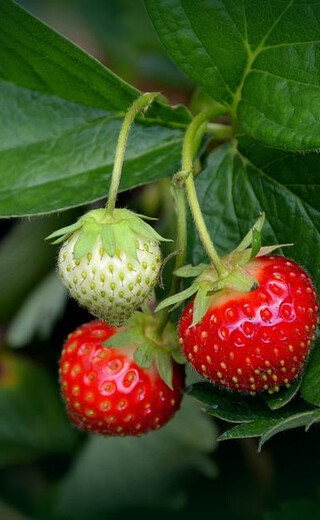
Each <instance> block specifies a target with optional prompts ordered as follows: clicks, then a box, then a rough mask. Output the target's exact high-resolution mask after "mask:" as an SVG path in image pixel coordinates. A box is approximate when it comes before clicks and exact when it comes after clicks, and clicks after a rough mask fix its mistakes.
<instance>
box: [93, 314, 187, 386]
mask: <svg viewBox="0 0 320 520" xmlns="http://www.w3.org/2000/svg"><path fill="white" fill-rule="evenodd" d="M157 324H158V317H157V316H156V315H154V314H152V313H150V314H147V313H142V312H136V313H135V314H134V315H133V316H132V317H131V318H130V320H129V321H128V323H127V325H126V326H125V327H122V328H121V329H119V331H118V332H116V334H114V335H113V336H111V337H110V338H109V339H108V340H107V341H105V342H104V343H103V345H104V346H105V347H106V348H108V347H114V348H116V347H125V346H128V345H130V346H135V347H136V349H135V352H134V356H133V358H134V361H135V362H136V363H137V365H138V366H139V367H140V368H144V369H148V368H150V367H151V366H152V365H153V363H155V364H156V367H157V370H158V372H159V375H160V377H161V379H162V380H163V381H164V382H165V383H166V385H167V386H168V387H169V388H171V390H172V388H173V387H172V377H173V362H174V361H175V362H177V363H179V364H183V363H185V358H184V356H183V354H182V351H181V349H180V345H179V342H178V337H177V332H176V327H175V326H174V325H173V323H170V322H169V323H168V324H167V326H166V328H165V329H164V331H163V332H162V333H161V335H157V334H155V331H156V330H157Z"/></svg>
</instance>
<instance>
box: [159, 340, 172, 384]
mask: <svg viewBox="0 0 320 520" xmlns="http://www.w3.org/2000/svg"><path fill="white" fill-rule="evenodd" d="M156 359H157V367H158V370H159V374H160V376H161V379H163V381H164V382H165V383H166V384H167V385H168V387H169V388H171V390H173V386H172V370H173V369H172V359H171V355H170V353H169V352H166V351H165V350H160V349H159V350H158V352H157V358H156Z"/></svg>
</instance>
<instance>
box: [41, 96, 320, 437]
mask: <svg viewBox="0 0 320 520" xmlns="http://www.w3.org/2000/svg"><path fill="white" fill-rule="evenodd" d="M153 97H154V96H150V95H149V97H148V95H146V97H145V98H144V97H142V98H141V99H140V101H139V100H137V106H136V107H133V108H134V110H133V113H134V114H136V112H137V107H140V109H141V108H143V107H145V106H147V104H148V103H149V102H150V99H153ZM139 103H140V104H139ZM127 117H129V120H130V121H131V122H132V114H131V115H130V111H129V112H128V114H127V116H126V118H127ZM130 118H131V119H130ZM204 122H205V119H204V117H203V116H202V115H201V116H200V117H199V118H198V119H197V117H196V118H195V119H194V120H193V122H192V123H191V124H190V127H189V129H188V130H187V134H186V139H185V143H187V144H188V143H190V142H192V136H193V137H195V136H196V135H197V131H198V130H199V128H202V126H203V123H204ZM197 124H198V127H197ZM201 125H202V126H201ZM123 129H124V130H123ZM123 129H122V131H121V132H123V131H124V135H122V137H121V136H120V137H121V138H119V143H120V144H121V146H122V144H123V140H124V137H126V138H127V134H128V120H127V119H125V122H124V126H123ZM186 146H187V145H185V146H184V150H185V153H186V157H187V158H188V157H189V159H190V157H191V164H189V165H188V161H187V160H183V161H182V162H183V164H184V166H185V171H182V172H181V173H180V175H179V176H178V177H179V184H180V185H179V186H175V185H174V186H175V189H176V190H178V191H179V190H181V187H182V188H183V187H184V186H183V183H184V182H185V186H186V191H187V195H188V199H189V204H190V208H191V210H192V213H193V216H194V219H195V223H196V225H197V227H198V230H199V233H200V236H201V238H202V241H203V244H204V247H205V249H206V251H207V253H208V256H209V258H210V260H211V262H210V264H208V265H205V264H201V265H198V266H188V265H183V264H184V250H185V249H186V244H185V238H186V231H185V222H184V221H183V220H182V221H181V219H183V218H184V220H185V211H184V210H183V206H181V205H180V206H179V203H178V204H177V209H178V211H177V213H178V226H177V228H178V237H177V249H180V253H179V255H178V257H177V259H178V260H177V263H176V270H175V271H174V276H173V285H172V287H171V291H170V293H171V294H170V296H169V297H168V298H167V299H166V300H164V301H162V302H161V303H160V304H159V305H158V308H157V309H156V311H155V312H152V311H151V310H150V309H148V308H147V306H145V307H146V308H145V310H144V311H143V312H142V310H141V306H142V304H143V302H145V300H146V299H147V298H148V297H150V294H151V292H152V290H153V288H154V287H155V285H156V284H157V281H158V278H159V272H160V268H161V252H160V245H159V244H160V242H161V241H163V240H165V239H163V238H162V237H161V236H160V235H159V234H158V233H157V232H156V231H155V230H154V228H153V227H152V226H150V225H149V224H147V223H146V222H145V220H146V217H142V216H141V215H137V214H135V213H133V212H131V211H129V210H127V209H116V208H115V207H114V205H115V199H116V193H117V189H118V185H119V181H120V172H121V164H122V162H123V154H124V148H123V146H122V149H121V150H120V152H119V150H118V152H119V154H120V155H117V154H116V160H115V169H114V173H113V178H112V183H111V188H110V198H109V202H108V205H107V208H106V209H96V210H92V211H89V212H88V213H87V214H85V215H84V216H83V217H81V218H80V219H79V220H78V221H77V222H75V223H74V224H72V225H71V226H68V227H66V228H63V229H61V230H58V231H56V232H55V233H53V234H52V235H51V236H50V237H49V238H51V239H54V240H55V243H60V242H62V247H61V249H60V253H59V260H58V270H59V274H60V277H61V279H62V282H63V283H64V284H65V285H66V287H67V288H68V289H69V292H70V294H71V296H73V297H74V298H75V299H76V300H77V301H78V302H79V303H80V305H82V306H85V307H86V308H87V309H88V310H89V311H90V312H91V313H92V314H93V315H94V316H96V317H97V318H98V320H97V321H93V322H91V323H88V324H86V325H83V326H81V327H79V328H78V329H77V330H76V331H75V332H73V333H72V334H70V335H69V337H68V339H67V341H66V343H65V346H64V348H63V351H62V355H61V362H60V383H61V391H62V396H63V399H64V401H65V403H66V408H67V413H68V415H69V417H70V420H71V422H72V423H73V424H74V425H75V426H76V427H78V428H80V429H82V430H84V431H87V432H93V433H101V434H103V435H141V434H142V433H145V432H148V431H150V430H156V429H158V428H160V427H161V426H163V425H164V424H166V423H167V422H168V421H169V420H170V419H171V418H172V417H173V415H174V413H175V412H176V410H177V409H178V408H179V406H180V403H181V399H182V390H183V385H184V367H183V363H184V361H185V360H186V361H187V362H188V363H189V364H190V365H191V366H192V367H193V368H194V369H195V370H196V371H197V372H198V373H199V374H201V376H203V377H204V378H207V379H208V380H209V381H211V382H212V383H214V384H215V385H218V386H220V387H221V388H224V389H228V390H231V391H235V392H242V393H246V394H251V395H255V394H256V393H257V392H265V391H267V392H269V393H270V394H271V393H274V392H278V391H279V389H280V387H282V386H287V387H289V386H290V385H291V384H292V383H293V382H294V381H295V380H296V379H297V378H299V377H300V375H301V374H302V371H303V368H304V366H305V363H306V360H307V358H308V354H309V352H310V349H311V345H312V341H313V340H314V339H315V330H316V326H317V320H318V317H317V316H318V310H319V309H318V300H317V294H316V291H315V288H314V286H313V283H312V280H311V278H310V277H309V276H308V274H307V273H306V272H305V271H304V269H303V268H302V267H301V266H300V265H298V264H296V263H295V262H294V261H292V260H290V259H288V258H285V257H283V256H277V255H274V254H273V251H274V250H275V249H277V248H278V247H282V246H268V247H261V236H260V235H261V230H262V227H263V223H264V218H265V217H264V214H261V215H260V217H259V219H258V221H257V222H256V224H255V225H254V226H253V228H252V229H251V230H250V231H249V233H248V234H247V235H246V236H245V237H244V239H243V240H242V241H241V243H240V244H239V245H238V247H236V248H235V249H234V251H232V252H231V253H229V254H228V255H227V256H225V257H224V258H222V259H220V257H219V256H218V255H217V253H216V251H215V248H214V245H213V244H212V242H211V239H210V236H209V233H208V231H207V229H206V226H205V223H204V221H203V217H202V213H201V209H200V206H199V204H198V202H197V199H196V192H195V189H194V185H193V173H192V153H191V154H190V153H189V152H188V150H187V148H186ZM186 150H187V152H186ZM118 152H117V153H118ZM119 165H120V167H119ZM119 168H120V169H119ZM188 168H189V169H188ZM177 175H178V174H177ZM175 177H176V179H177V178H178V177H177V176H175ZM181 183H182V185H181ZM180 193H181V192H180ZM176 200H177V201H179V200H180V202H181V200H182V199H181V196H180V198H179V197H178V195H177V197H176ZM179 207H180V213H179ZM179 219H180V220H179ZM179 233H180V236H179ZM183 237H184V239H183ZM286 245H287V244H286ZM181 277H182V278H188V277H193V278H194V281H193V283H192V284H191V285H189V287H187V288H186V289H185V290H184V291H182V292H180V293H179V292H178V291H179V286H180V278H181ZM177 280H178V284H177V283H176V282H177ZM191 296H193V297H194V299H193V301H191V302H190V303H189V304H187V306H186V308H185V309H184V311H183V312H182V315H181V318H180V322H179V325H178V331H177V330H176V328H175V327H174V325H173V324H172V323H170V321H169V311H170V310H171V309H172V308H173V307H175V306H176V305H177V304H180V303H181V302H183V301H184V300H186V299H188V298H190V297H191ZM164 309H166V310H164ZM168 309H169V310H168ZM158 311H162V313H160V312H158ZM178 338H179V339H178ZM183 354H184V356H183Z"/></svg>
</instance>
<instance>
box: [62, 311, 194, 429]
mask: <svg viewBox="0 0 320 520" xmlns="http://www.w3.org/2000/svg"><path fill="white" fill-rule="evenodd" d="M139 319H140V322H141V320H142V321H143V324H144V326H145V325H146V328H148V326H149V325H152V324H153V322H152V320H153V317H152V316H140V318H139ZM150 320H151V321H150ZM151 322H152V323H151ZM133 328H134V327H132V330H133ZM169 329H170V328H169ZM132 330H131V329H129V330H128V329H120V330H119V329H116V328H113V327H110V326H109V325H107V324H106V323H104V322H103V321H93V322H91V323H87V324H85V325H82V326H81V327H79V328H78V329H76V330H75V331H74V332H73V333H72V334H70V335H69V337H68V340H67V341H66V343H65V345H64V349H63V351H62V355H61V360H60V384H61V391H62V396H63V399H64V401H65V403H66V407H67V413H68V415H69V418H70V420H71V422H72V423H73V424H74V425H75V426H76V427H77V428H79V429H81V430H84V431H86V432H92V433H100V434H103V435H120V436H124V435H141V434H143V433H146V432H148V431H150V430H157V429H159V428H161V426H163V425H164V424H166V423H167V422H168V421H169V420H170V419H171V418H172V417H173V415H174V414H175V412H176V411H177V410H178V409H179V407H180V403H181V399H182V388H183V384H184V369H183V367H182V366H180V365H179V364H177V363H176V362H173V363H172V364H171V367H172V378H171V384H170V386H171V388H170V387H169V386H168V384H166V382H164V380H163V379H162V377H161V375H160V373H159V370H158V368H157V363H156V362H155V360H154V358H150V359H149V361H150V362H149V363H148V362H147V363H146V359H147V357H148V355H147V354H146V350H145V347H147V348H149V349H150V348H151V349H152V345H150V339H149V340H148V338H147V337H145V343H144V342H143V344H142V345H141V348H142V351H143V356H142V357H141V356H135V353H137V350H135V346H133V345H132V344H130V340H129V338H130V335H132ZM141 330H142V329H141ZM128 334H129V335H128ZM170 334H171V332H170V330H169V336H170ZM121 335H122V336H123V335H125V337H126V338H128V340H129V341H128V344H127V345H122V346H119V345H118V346H117V348H114V347H110V346H107V347H106V346H105V342H106V341H107V340H108V341H110V342H111V340H110V338H111V339H116V338H117V337H119V338H120V337H121ZM169 336H168V337H167V340H168V341H170V339H171V338H169ZM121 343H123V342H122V341H120V344H121ZM136 358H137V359H139V358H140V359H142V358H143V360H144V363H142V362H141V363H140V364H142V365H143V364H144V366H146V367H147V368H141V366H139V364H138V362H137V361H136ZM170 363H171V362H170Z"/></svg>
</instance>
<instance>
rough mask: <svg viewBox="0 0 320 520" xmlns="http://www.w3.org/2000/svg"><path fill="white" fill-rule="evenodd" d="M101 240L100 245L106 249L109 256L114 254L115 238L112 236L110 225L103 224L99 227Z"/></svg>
mask: <svg viewBox="0 0 320 520" xmlns="http://www.w3.org/2000/svg"><path fill="white" fill-rule="evenodd" d="M100 235H101V241H102V246H103V247H104V249H105V250H106V252H107V254H108V255H109V256H111V257H112V256H114V255H115V253H116V239H115V236H114V231H113V227H112V226H103V227H102V228H101V232H100Z"/></svg>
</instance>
